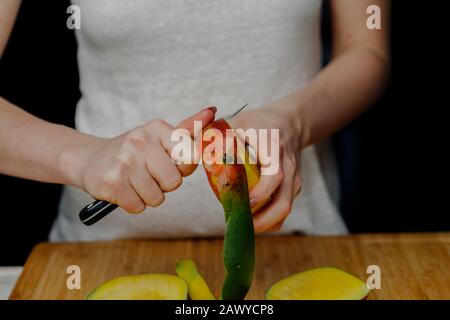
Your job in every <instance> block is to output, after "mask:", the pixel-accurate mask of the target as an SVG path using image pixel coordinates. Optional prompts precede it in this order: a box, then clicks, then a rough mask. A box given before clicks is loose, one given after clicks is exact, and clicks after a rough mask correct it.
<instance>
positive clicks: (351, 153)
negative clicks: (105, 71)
mask: <svg viewBox="0 0 450 320" xmlns="http://www.w3.org/2000/svg"><path fill="white" fill-rule="evenodd" d="M441 3H443V1H393V26H392V29H393V30H392V48H393V53H392V61H393V70H392V80H391V83H390V85H389V87H388V89H387V91H386V94H385V95H384V97H383V98H382V99H381V100H380V102H379V103H378V104H377V105H375V106H374V107H373V108H372V109H371V110H370V111H369V112H367V113H366V114H364V115H363V116H362V117H360V118H359V119H357V120H355V121H354V122H353V123H352V124H351V125H350V126H348V127H347V128H346V129H344V130H343V131H342V132H340V133H338V134H337V135H335V137H333V141H334V145H335V149H336V154H337V156H338V163H339V169H340V173H341V184H342V198H343V199H342V204H341V209H342V212H343V216H344V218H345V220H346V222H347V224H348V226H349V228H350V230H351V231H352V232H400V231H442V230H450V217H449V210H448V208H447V207H446V206H445V204H446V202H447V201H446V200H447V197H446V192H447V190H448V189H449V188H448V186H447V180H446V176H447V167H446V163H448V162H447V161H446V160H445V159H444V153H445V151H446V149H447V147H448V143H447V141H446V135H445V134H446V127H447V126H448V125H447V123H448V121H447V117H446V116H445V115H444V112H445V109H447V108H448V105H449V103H448V100H447V93H448V91H449V89H448V88H446V87H447V86H448V82H449V80H448V58H449V54H448V49H446V46H445V43H446V42H448V38H449V36H448V30H447V29H446V28H447V27H446V20H448V18H447V17H446V11H445V10H444V8H443V7H442V5H441ZM437 4H439V5H437ZM68 5H69V1H68V0H40V1H31V0H24V2H23V6H22V8H21V11H20V14H19V17H18V20H17V23H16V26H15V28H14V31H13V34H12V37H11V40H10V42H9V44H8V47H7V49H6V52H5V53H4V56H3V57H2V60H1V61H0V95H1V96H3V97H5V98H7V99H9V100H10V101H12V102H14V103H15V104H17V105H20V106H21V107H23V108H24V109H26V110H28V111H29V112H31V113H33V114H35V115H37V116H39V117H42V118H44V119H47V120H49V121H52V122H57V123H63V124H66V125H69V126H73V115H74V110H75V105H76V102H77V100H78V98H79V95H80V93H79V90H78V81H79V80H78V74H77V66H76V43H75V38H74V34H73V32H72V31H70V30H68V29H67V28H66V19H67V17H68V15H67V14H66V9H67V6H68ZM325 21H326V19H325ZM328 37H329V33H328V32H327V28H326V23H325V25H324V39H325V45H326V44H327V41H326V40H327V39H328ZM30 170H32V169H30ZM60 192H61V187H60V186H56V185H49V184H42V183H37V182H31V181H24V180H21V179H15V178H11V177H5V176H0V201H1V204H0V218H1V222H0V265H20V264H23V262H24V260H25V258H26V256H27V255H28V253H29V251H30V249H31V248H32V246H33V245H34V244H36V243H37V242H39V241H45V240H46V239H47V235H48V232H49V229H50V227H51V223H52V221H53V219H54V217H55V215H56V209H57V204H58V200H59V195H60ZM74 214H76V213H74Z"/></svg>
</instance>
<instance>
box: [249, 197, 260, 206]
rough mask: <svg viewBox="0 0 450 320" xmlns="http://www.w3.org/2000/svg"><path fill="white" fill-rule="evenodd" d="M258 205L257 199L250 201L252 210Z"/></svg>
mask: <svg viewBox="0 0 450 320" xmlns="http://www.w3.org/2000/svg"><path fill="white" fill-rule="evenodd" d="M257 203H258V201H256V199H253V198H252V199H250V208H254V207H255V206H256V204H257Z"/></svg>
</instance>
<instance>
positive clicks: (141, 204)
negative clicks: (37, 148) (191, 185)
mask: <svg viewBox="0 0 450 320" xmlns="http://www.w3.org/2000/svg"><path fill="white" fill-rule="evenodd" d="M215 112H216V108H214V107H211V108H206V109H204V110H202V111H200V112H199V113H197V114H195V115H194V116H192V117H190V118H188V119H185V120H184V121H183V122H182V123H181V124H180V125H179V126H177V127H176V128H183V129H186V130H188V131H189V133H190V135H191V138H192V137H193V135H194V121H202V125H203V126H206V125H207V124H208V123H210V122H211V121H213V120H214V116H215ZM176 128H175V127H173V126H171V125H169V124H168V123H166V122H164V121H162V120H152V121H150V122H148V123H146V124H144V125H142V126H140V127H137V128H135V129H133V130H131V131H128V132H126V133H124V134H122V135H120V136H118V137H115V138H112V139H102V138H92V140H91V142H90V143H88V144H87V145H84V146H82V147H81V148H77V149H78V150H77V152H76V153H74V152H73V150H72V152H68V153H67V154H66V155H65V156H64V158H63V159H64V160H63V162H65V163H68V164H69V165H68V166H67V165H66V166H65V168H66V170H70V172H71V174H68V175H71V177H69V180H70V181H71V182H72V183H71V184H72V185H74V186H76V187H78V188H80V189H83V190H85V191H86V192H88V193H89V194H91V195H92V196H93V197H94V198H96V199H99V200H106V201H108V202H111V203H114V204H117V205H118V206H120V207H121V208H123V209H124V210H126V211H127V212H129V213H140V212H142V211H143V210H144V209H145V208H146V206H150V207H157V206H159V205H161V204H162V203H163V202H164V199H165V197H164V193H165V192H171V191H174V190H176V189H177V188H178V187H179V186H180V185H181V183H182V177H185V176H188V175H190V174H192V173H193V172H194V170H195V168H196V165H194V164H192V165H188V164H179V165H176V164H175V163H174V161H173V160H172V158H171V156H170V154H171V150H172V148H173V147H174V145H175V144H176V143H177V142H174V141H172V140H171V134H172V132H173V130H175V129H176ZM74 159H75V160H74Z"/></svg>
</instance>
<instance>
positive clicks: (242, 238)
mask: <svg viewBox="0 0 450 320" xmlns="http://www.w3.org/2000/svg"><path fill="white" fill-rule="evenodd" d="M208 128H215V129H219V130H220V131H221V132H222V133H223V134H224V136H225V131H226V129H228V128H230V126H229V125H228V123H227V122H226V121H225V120H223V119H220V120H217V121H215V122H213V123H212V124H211V125H209V126H208V127H207V128H206V129H208ZM235 148H236V143H235ZM234 154H235V155H236V154H237V152H236V149H235V153H234ZM204 169H205V172H206V175H207V176H208V181H209V183H210V185H211V188H212V190H213V191H214V193H215V194H216V196H217V198H218V199H219V201H220V202H221V204H222V207H223V209H224V213H225V221H226V223H227V229H226V232H225V239H224V246H223V260H224V265H225V271H226V277H225V281H224V284H223V287H222V294H221V299H222V300H243V299H244V298H245V296H246V295H247V292H248V290H249V289H250V286H251V283H252V279H253V273H254V269H255V232H254V229H253V217H252V212H251V209H250V201H249V196H248V183H247V174H246V171H245V166H244V164H240V163H233V164H225V163H217V164H212V165H210V166H206V165H204Z"/></svg>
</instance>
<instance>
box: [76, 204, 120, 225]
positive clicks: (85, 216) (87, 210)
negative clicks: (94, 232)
mask: <svg viewBox="0 0 450 320" xmlns="http://www.w3.org/2000/svg"><path fill="white" fill-rule="evenodd" d="M117 207H118V206H117V205H116V204H113V203H110V202H107V201H102V200H96V201H94V202H92V203H91V204H89V205H87V206H86V207H84V208H83V209H82V210H81V211H80V214H79V217H80V221H81V222H82V223H83V224H85V225H87V226H90V225H93V224H94V223H96V222H97V221H100V220H101V219H103V218H104V217H106V216H107V215H108V214H109V213H110V212H112V211H113V210H114V209H117Z"/></svg>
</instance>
